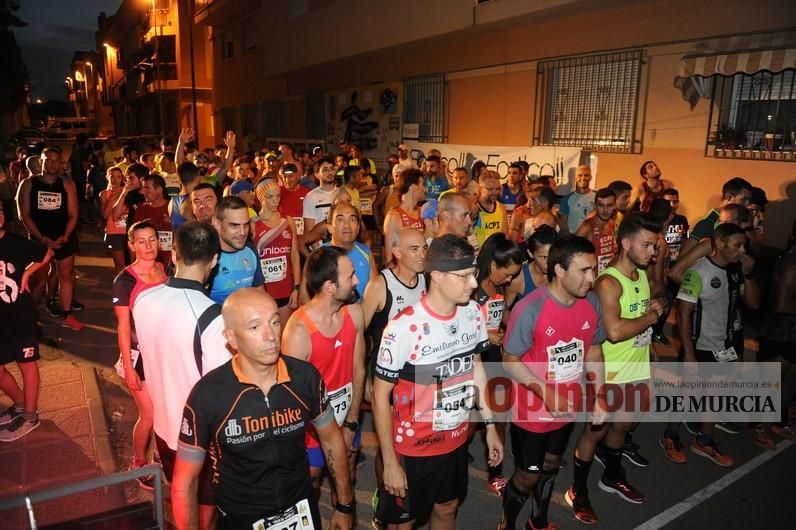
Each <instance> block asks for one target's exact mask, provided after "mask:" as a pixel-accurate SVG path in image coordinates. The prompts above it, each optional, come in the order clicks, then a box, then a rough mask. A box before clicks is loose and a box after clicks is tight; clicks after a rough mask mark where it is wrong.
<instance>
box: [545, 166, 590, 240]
mask: <svg viewBox="0 0 796 530" xmlns="http://www.w3.org/2000/svg"><path fill="white" fill-rule="evenodd" d="M589 184H591V168H590V167H589V166H585V165H580V166H578V168H577V169H576V170H575V190H574V191H572V192H571V193H569V194H568V195H565V196H564V197H562V198H561V206H560V209H559V215H560V217H561V227H562V228H561V229H562V230H564V229H567V230H568V231H569V233H571V234H574V233H575V232H576V231H577V230H578V227H579V226H580V224H581V223H582V222H583V220H584V219H586V216H587V215H589V213H591V211H592V208H594V191H592V189H591V188H590V187H589ZM551 207H552V206H551Z"/></svg>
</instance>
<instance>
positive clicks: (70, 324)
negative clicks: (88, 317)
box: [61, 315, 83, 331]
mask: <svg viewBox="0 0 796 530" xmlns="http://www.w3.org/2000/svg"><path fill="white" fill-rule="evenodd" d="M61 327H62V328H69V329H71V330H72V331H80V330H82V329H83V323H82V322H80V321H79V320H78V319H77V318H75V315H66V318H64V319H63V320H62V321H61Z"/></svg>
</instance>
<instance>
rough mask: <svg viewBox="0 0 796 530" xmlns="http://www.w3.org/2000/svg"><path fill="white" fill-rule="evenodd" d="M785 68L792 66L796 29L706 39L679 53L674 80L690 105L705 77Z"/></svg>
mask: <svg viewBox="0 0 796 530" xmlns="http://www.w3.org/2000/svg"><path fill="white" fill-rule="evenodd" d="M788 69H796V30H788V31H779V32H775V33H765V34H758V35H742V36H736V37H725V38H719V39H709V40H704V41H699V42H697V43H696V44H695V45H694V47H693V48H692V50H691V51H690V52H689V53H688V54H687V55H685V56H683V58H682V60H681V61H680V67H679V68H678V71H677V77H675V80H674V84H675V86H677V87H678V88H679V89H680V90H681V91H682V92H683V98H684V99H686V100H687V101H689V102H690V103H691V108H694V106H695V105H696V104H697V102H698V101H699V98H700V97H702V96H705V95H706V90H705V86H706V84H705V80H706V79H707V78H710V77H713V76H716V75H721V76H732V75H735V74H750V75H751V74H756V73H758V72H762V71H767V72H771V73H778V72H782V71H783V70H788Z"/></svg>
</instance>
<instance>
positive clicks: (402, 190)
mask: <svg viewBox="0 0 796 530" xmlns="http://www.w3.org/2000/svg"><path fill="white" fill-rule="evenodd" d="M398 193H399V194H400V196H401V204H399V205H398V206H396V207H395V208H393V209H391V210H389V211H388V212H387V217H386V218H385V219H384V260H385V261H386V260H389V259H392V242H393V241H394V240H395V235H396V234H397V233H398V232H399V231H400V230H401V228H414V229H415V230H420V231H421V232H424V233H425V229H426V225H425V223H423V219H422V217H421V215H420V203H421V202H423V201H424V200H425V199H426V186H425V183H424V181H423V174H422V173H421V172H420V170H418V169H404V170H403V171H402V172H401V186H400V187H399V188H398ZM385 264H386V265H389V262H387V263H385Z"/></svg>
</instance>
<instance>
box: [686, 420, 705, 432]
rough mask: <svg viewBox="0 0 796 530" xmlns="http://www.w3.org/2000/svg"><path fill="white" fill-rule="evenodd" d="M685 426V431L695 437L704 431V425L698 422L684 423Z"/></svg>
mask: <svg viewBox="0 0 796 530" xmlns="http://www.w3.org/2000/svg"><path fill="white" fill-rule="evenodd" d="M683 425H685V430H686V431H688V432H689V433H690V434H692V435H694V436H697V435H698V434H699V433H700V432H701V431H702V424H701V423H699V422H696V421H684V422H683Z"/></svg>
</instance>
